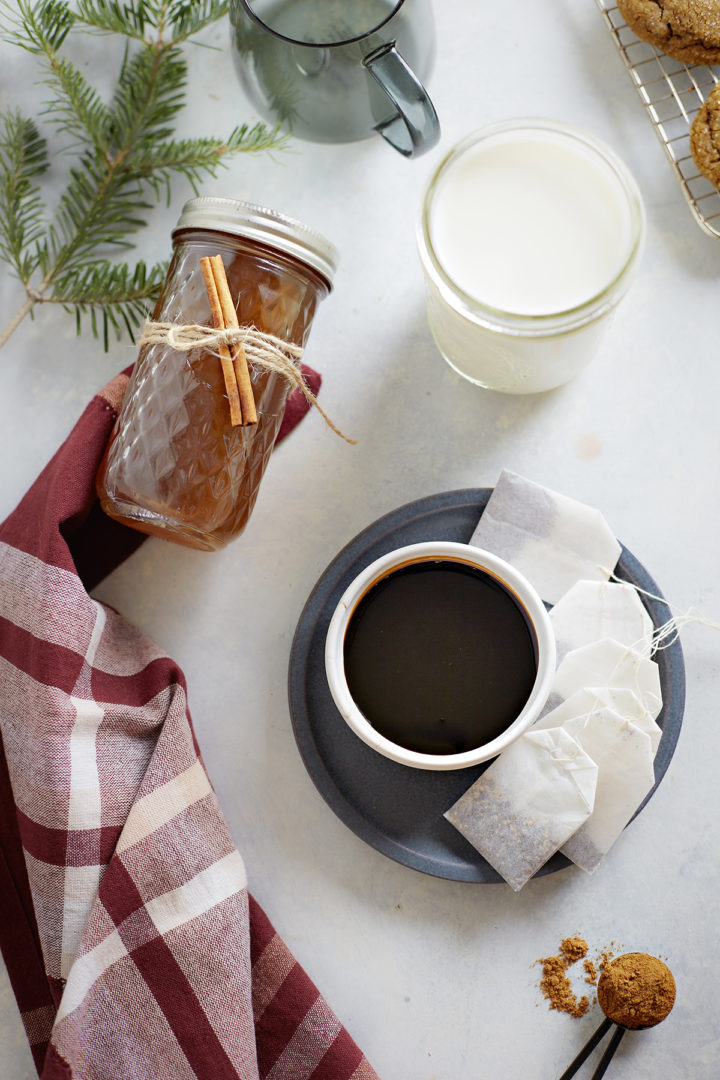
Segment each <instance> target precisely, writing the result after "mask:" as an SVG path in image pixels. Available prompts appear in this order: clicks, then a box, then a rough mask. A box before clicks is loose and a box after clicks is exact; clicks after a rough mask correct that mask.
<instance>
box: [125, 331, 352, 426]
mask: <svg viewBox="0 0 720 1080" xmlns="http://www.w3.org/2000/svg"><path fill="white" fill-rule="evenodd" d="M237 344H242V346H243V348H244V349H245V355H246V357H247V360H248V363H250V364H255V365H257V367H261V368H264V369H265V370H266V371H274V372H276V373H277V374H278V375H281V376H282V377H283V378H284V379H286V380H287V382H288V383H290V386H291V387H292V388H293V389H294V390H299V391H300V392H301V393H302V394H303V396H304V397H305V399H306V401H307V402H308V403H309V404H310V405H311V406H312V407H313V408H315V409H317V411H318V412H319V413H320V415H321V416H322V418H323V420H324V421H325V423H326V424H327V426H328V427H329V428H330V430H331V431H334V432H335V434H336V435H339V436H340V438H341V439H344V440H345V442H346V443H350V445H351V446H355V445H357V440H356V439H350V438H348V436H347V435H344V434H343V432H342V431H341V430H340V428H338V427H337V426H336V425H335V424H334V423H333V421H332V420H331V419H330V417H329V416H328V414H327V413H326V412H325V410H324V409H323V408H322V406H321V405H320V403H319V401H318V399H317V398H316V397H315V394H313V392H312V390H311V389H310V387H309V386H308V385H307V384H306V382H305V380H304V379H303V377H302V372H301V371H300V367H299V364H300V358H301V357H302V355H303V349H302V348H300V346H299V345H293V343H292V342H290V341H283V340H282V339H281V338H278V337H275V336H274V334H266V333H264V332H263V331H261V330H258V329H256V327H254V326H240V327H238V328H227V329H224V330H215V329H213V328H212V327H209V326H201V325H199V324H197V323H186V324H177V323H169V322H153V321H151V320H147V321H146V322H145V325H144V327H143V331H142V335H141V337H140V340H139V341H138V347H142V346H143V345H167V346H168V347H169V348H171V349H175V350H176V351H177V352H181V353H187V352H191V351H192V350H193V349H205V350H207V351H208V352H211V353H213V354H215V355H219V354H218V353H217V350H218V348H219V346H221V345H227V346H228V347H230V346H232V345H237Z"/></svg>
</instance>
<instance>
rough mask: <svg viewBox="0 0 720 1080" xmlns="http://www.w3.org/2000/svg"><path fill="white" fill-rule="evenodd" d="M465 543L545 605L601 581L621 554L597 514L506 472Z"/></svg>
mask: <svg viewBox="0 0 720 1080" xmlns="http://www.w3.org/2000/svg"><path fill="white" fill-rule="evenodd" d="M470 543H471V544H473V545H475V546H476V547H479V548H485V550H486V551H491V552H493V553H494V554H495V555H499V556H500V558H502V559H505V560H506V561H507V562H509V563H510V564H511V565H512V566H514V567H515V568H516V569H517V570H519V571H520V572H521V573H523V574H525V576H526V577H527V578H528V580H529V581H530V582H532V584H533V585H534V586H535V588H536V589H537V591H538V592H539V593H540V596H541V597H542V599H543V600H544V601H545V602H546V603H548V604H555V603H557V601H558V600H559V599H560V597H561V596H563V594H564V593H566V592H567V591H568V589H570V588H571V587H572V586H573V585H574V584H575V582H576V581H581V580H583V579H587V580H591V581H607V580H608V578H609V577H610V574H611V573H612V572H613V569H614V567H615V564H616V563H617V561H618V559H619V558H620V553H621V550H622V549H621V546H620V544H619V543H618V541H617V540H616V538H615V536H614V535H613V533H612V531H611V529H610V528H609V526H608V524H607V522H606V521H605V518H604V517H603V516H602V514H601V513H600V511H599V510H595V509H594V508H593V507H591V506H586V505H585V504H584V503H580V502H576V501H575V499H570V498H568V496H567V495H560V494H558V493H557V492H555V491H550V489H549V488H545V487H542V486H541V485H540V484H535V483H533V482H532V481H531V480H526V479H525V478H524V477H522V476H518V474H517V473H513V472H509V471H508V470H507V469H504V470H503V471H502V473H501V474H500V478H499V480H498V482H497V484H496V485H495V490H494V491H493V493H492V495H491V496H490V499H489V500H488V504H487V506H486V507H485V510H484V511H483V514H482V517H481V518H480V521H479V523H478V526H477V528H476V529H475V532H474V533H473V535H472V538H471V540H470Z"/></svg>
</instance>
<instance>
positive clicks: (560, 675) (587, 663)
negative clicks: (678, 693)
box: [543, 638, 662, 720]
mask: <svg viewBox="0 0 720 1080" xmlns="http://www.w3.org/2000/svg"><path fill="white" fill-rule="evenodd" d="M587 686H607V687H625V688H626V689H628V690H632V691H634V693H635V694H637V696H638V697H639V698H640V701H641V702H642V704H643V706H644V707H645V708H646V709H647V711H648V712H649V713H650V715H651V716H652V718H653V720H654V719H655V717H656V716H658V714H659V713H660V710H661V709H662V693H661V690H660V669H659V668H658V666H657V664H656V663H655V661H654V660H648V658H647V657H646V656H643V654H642V653H640V652H638V651H637V650H636V649H631V648H628V646H627V645H622V644H621V643H620V642H619V641H614V640H613V639H612V638H604V639H603V640H602V641H595V642H593V643H592V644H590V645H583V646H582V648H580V649H573V651H572V652H569V653H568V654H567V655H566V656H565V658H564V659H563V660H562V661H561V663H560V665H559V667H558V669H557V671H556V672H555V679H554V681H553V685H552V689H551V691H550V698H549V700H548V705H549V706H550V707H551V708H552V707H553V706H555V705H559V704H560V701H566V700H567V699H568V698H569V697H571V696H572V695H573V694H574V693H575V692H576V691H577V690H583V689H585V687H587ZM543 715H545V713H544V714H543Z"/></svg>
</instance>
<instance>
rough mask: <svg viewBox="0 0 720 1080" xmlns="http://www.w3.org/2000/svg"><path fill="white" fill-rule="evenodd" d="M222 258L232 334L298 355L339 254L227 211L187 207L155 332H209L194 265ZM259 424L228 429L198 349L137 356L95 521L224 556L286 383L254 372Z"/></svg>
mask: <svg viewBox="0 0 720 1080" xmlns="http://www.w3.org/2000/svg"><path fill="white" fill-rule="evenodd" d="M218 254H219V255H221V256H222V260H223V264H224V267H225V273H226V276H227V280H228V285H229V288H230V294H231V297H232V301H233V304H234V306H235V310H236V312H237V318H238V322H239V324H240V326H253V327H255V328H256V329H257V330H260V331H262V332H264V333H266V334H272V335H274V337H276V338H280V339H281V340H282V341H287V342H291V343H292V344H293V345H297V346H300V347H303V346H304V345H305V342H306V340H307V337H308V334H309V332H310V326H311V324H312V321H313V316H314V315H315V310H316V308H317V305H318V304H319V302H320V301H321V300H322V299H323V298H324V297H325V296H327V294H328V292H329V291H330V288H331V283H332V278H333V273H334V270H335V265H336V260H337V252H336V250H335V248H334V247H333V245H332V244H330V243H329V242H328V241H327V240H325V238H324V237H323V236H321V235H320V234H319V233H316V232H315V231H314V230H312V229H309V228H307V227H306V226H305V225H302V224H301V223H300V222H298V221H294V220H293V219H292V218H288V217H285V215H283V214H279V213H277V212H276V211H274V210H268V209H266V208H264V207H260V206H255V205H253V204H251V203H244V202H239V201H237V200H235V199H222V198H213V197H206V198H199V199H191V200H190V201H189V202H188V203H186V205H185V207H184V209H183V211H182V214H181V217H180V220H179V221H178V224H177V227H176V229H175V230H174V232H173V256H172V260H171V262H170V266H169V269H168V273H167V277H166V279H165V283H164V286H163V290H162V294H161V296H160V298H159V300H158V303H157V306H156V308H155V311H154V313H153V318H154V320H156V321H158V322H168V323H173V324H178V325H182V324H193V323H194V324H203V325H210V308H209V301H208V295H207V291H206V286H205V282H204V279H203V274H202V269H201V266H200V259H201V258H203V257H205V256H211V257H212V256H213V255H218ZM250 374H251V381H252V386H253V393H254V398H255V404H256V408H257V414H258V420H257V424H254V425H252V426H247V427H241V426H233V425H232V424H231V422H230V413H229V409H228V399H227V395H226V391H225V384H224V379H223V373H222V368H221V364H220V361H219V359H218V357H217V356H216V355H214V354H213V353H212V352H209V351H208V350H206V349H201V348H195V349H193V350H192V351H191V352H189V353H182V352H178V351H176V350H175V349H172V348H170V346H169V345H166V344H157V345H156V344H153V345H149V346H144V347H143V348H142V349H141V351H140V354H139V356H138V359H137V363H136V364H135V367H134V369H133V373H132V376H131V378H130V384H129V386H128V388H127V391H126V393H125V398H124V400H123V404H122V408H121V410H120V413H119V415H118V418H117V421H116V423H115V427H114V429H113V432H112V435H111V438H110V442H109V444H108V448H107V451H106V453H105V457H104V459H103V462H102V464H101V466H100V470H99V472H98V477H97V490H98V495H99V497H100V502H101V505H102V507H103V510H105V512H106V513H107V514H109V515H110V516H111V517H113V518H115V519H117V520H118V521H122V522H123V523H124V524H126V525H130V526H131V527H132V528H135V529H139V530H140V531H141V532H145V533H150V534H153V535H156V536H162V537H164V538H165V539H167V540H173V541H175V542H176V543H179V544H184V545H185V546H187V547H194V548H200V549H204V550H214V549H217V548H221V547H224V546H225V545H226V544H227V543H228V541H230V540H232V539H233V538H234V537H236V536H238V535H239V534H240V533H241V532H242V530H243V529H244V528H245V526H246V524H247V521H248V519H249V517H250V514H251V512H252V509H253V506H254V504H255V500H256V498H257V495H258V490H259V487H260V481H261V480H262V477H263V474H264V472H265V468H266V466H267V464H268V460H269V457H270V453H271V451H272V448H273V446H274V443H275V439H276V438H277V434H278V431H279V428H280V424H281V422H282V419H283V414H284V411H285V401H286V398H287V395H288V391H289V383H288V381H287V379H286V378H285V377H284V376H283V375H281V374H278V373H276V372H275V371H271V370H268V369H267V368H262V367H257V366H254V365H253V367H252V369H251V373H250Z"/></svg>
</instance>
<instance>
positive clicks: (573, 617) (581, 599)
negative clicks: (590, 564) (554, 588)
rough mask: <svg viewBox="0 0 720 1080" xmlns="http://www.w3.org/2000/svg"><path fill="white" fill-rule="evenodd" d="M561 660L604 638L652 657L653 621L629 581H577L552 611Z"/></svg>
mask: <svg viewBox="0 0 720 1080" xmlns="http://www.w3.org/2000/svg"><path fill="white" fill-rule="evenodd" d="M550 622H551V623H552V625H553V630H554V631H555V642H556V645H557V656H558V663H560V661H561V660H562V658H563V657H564V656H565V654H566V653H569V652H572V651H573V649H579V648H581V647H582V646H583V645H590V644H592V642H594V641H600V640H602V639H603V638H613V639H614V640H615V641H619V642H620V644H621V645H627V646H629V647H630V648H633V649H635V650H637V652H640V653H642V655H643V656H646V657H648V658H649V657H650V654H651V651H652V635H653V624H652V620H651V618H650V616H649V615H648V613H647V611H646V610H645V608H644V607H643V604H642V601H641V599H640V597H639V596H638V594H637V590H636V589H635V587H634V586H633V585H630V584H629V583H628V582H611V581H577V582H576V583H575V584H574V585H573V586H572V588H570V589H568V591H567V592H566V593H565V595H564V596H561V597H560V599H559V600H558V602H557V604H555V606H554V607H553V608H552V610H551V611H550Z"/></svg>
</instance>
